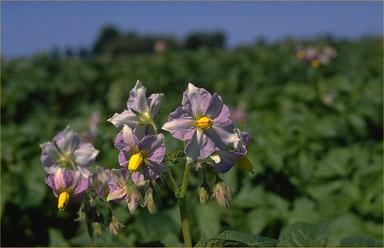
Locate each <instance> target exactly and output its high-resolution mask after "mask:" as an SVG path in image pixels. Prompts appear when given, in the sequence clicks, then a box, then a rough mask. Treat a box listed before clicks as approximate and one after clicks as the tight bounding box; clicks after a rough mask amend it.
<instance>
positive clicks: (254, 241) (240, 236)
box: [196, 231, 278, 247]
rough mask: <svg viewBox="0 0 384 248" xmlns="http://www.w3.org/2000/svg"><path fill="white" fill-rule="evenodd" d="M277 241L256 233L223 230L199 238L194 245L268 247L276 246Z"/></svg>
mask: <svg viewBox="0 0 384 248" xmlns="http://www.w3.org/2000/svg"><path fill="white" fill-rule="evenodd" d="M277 242H278V241H277V240H275V239H271V238H267V237H264V236H261V235H258V234H250V233H242V232H235V231H224V232H222V233H221V234H219V235H218V236H216V237H214V238H211V239H209V240H201V241H200V242H199V243H198V244H197V245H196V247H246V246H249V247H269V246H276V244H277Z"/></svg>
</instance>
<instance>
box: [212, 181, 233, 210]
mask: <svg viewBox="0 0 384 248" xmlns="http://www.w3.org/2000/svg"><path fill="white" fill-rule="evenodd" d="M214 196H215V198H216V201H217V203H218V204H219V205H220V206H222V207H229V204H230V203H231V192H230V190H229V188H228V187H227V185H225V183H224V182H223V181H219V182H218V183H216V185H215V188H214Z"/></svg>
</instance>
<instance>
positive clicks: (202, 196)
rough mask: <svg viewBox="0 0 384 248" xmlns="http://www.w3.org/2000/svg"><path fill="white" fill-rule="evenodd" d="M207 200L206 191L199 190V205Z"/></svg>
mask: <svg viewBox="0 0 384 248" xmlns="http://www.w3.org/2000/svg"><path fill="white" fill-rule="evenodd" d="M208 199H209V194H208V191H207V190H206V189H205V188H204V187H200V188H199V200H200V203H201V204H205V203H206V202H207V201H208Z"/></svg>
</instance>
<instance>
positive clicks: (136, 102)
mask: <svg viewBox="0 0 384 248" xmlns="http://www.w3.org/2000/svg"><path fill="white" fill-rule="evenodd" d="M146 92H147V89H146V88H145V87H144V86H143V85H142V84H141V83H140V81H137V82H136V85H135V87H134V88H133V89H132V90H131V92H130V93H129V98H128V101H127V109H126V110H124V111H123V112H121V113H115V114H114V115H113V116H112V117H111V118H109V119H108V121H109V122H111V123H112V124H113V125H114V126H115V127H117V128H122V127H123V126H124V125H128V126H129V127H130V128H132V129H134V128H139V129H141V131H144V130H145V129H146V127H148V126H150V127H152V128H153V127H154V125H153V118H154V117H155V116H156V114H157V113H158V112H159V108H160V102H161V98H162V97H163V95H164V94H152V95H150V96H149V97H148V98H147V97H146Z"/></svg>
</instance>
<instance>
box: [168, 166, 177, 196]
mask: <svg viewBox="0 0 384 248" xmlns="http://www.w3.org/2000/svg"><path fill="white" fill-rule="evenodd" d="M166 173H167V176H168V180H167V182H168V183H169V187H170V188H171V189H172V191H173V193H174V194H175V195H176V193H177V184H176V180H175V178H174V177H173V175H172V172H171V171H170V170H169V169H168V170H167V171H166Z"/></svg>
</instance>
